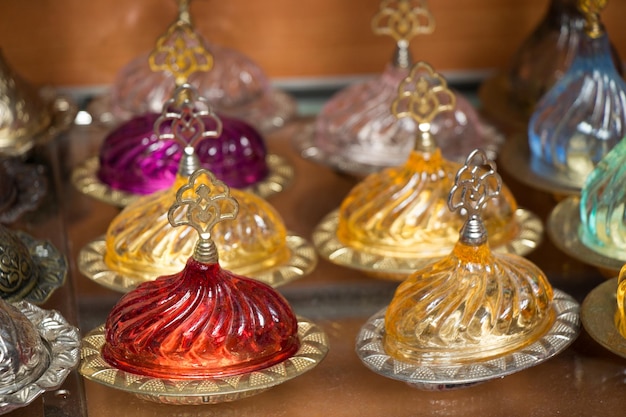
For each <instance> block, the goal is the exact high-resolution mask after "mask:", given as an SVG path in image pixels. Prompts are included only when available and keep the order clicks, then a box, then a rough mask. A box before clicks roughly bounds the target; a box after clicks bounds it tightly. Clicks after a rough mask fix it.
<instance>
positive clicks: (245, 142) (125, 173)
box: [72, 78, 294, 206]
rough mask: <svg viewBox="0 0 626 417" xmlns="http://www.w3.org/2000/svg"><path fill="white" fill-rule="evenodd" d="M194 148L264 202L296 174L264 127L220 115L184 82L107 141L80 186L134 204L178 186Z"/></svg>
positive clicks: (79, 173) (82, 172) (82, 171)
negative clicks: (272, 150)
mask: <svg viewBox="0 0 626 417" xmlns="http://www.w3.org/2000/svg"><path fill="white" fill-rule="evenodd" d="M181 79H182V78H181ZM173 129H177V131H176V132H175V131H174V130H173ZM190 143H191V146H192V148H191V149H193V151H194V153H195V154H196V155H197V156H198V158H199V162H200V165H201V166H202V167H205V168H207V169H210V170H211V172H213V173H214V174H215V175H216V176H217V177H218V178H219V179H220V180H222V181H224V182H226V183H227V184H228V185H229V186H232V187H235V188H241V189H244V190H248V191H251V192H253V193H255V194H257V195H259V196H261V197H267V196H269V195H272V194H274V193H277V192H280V191H282V190H283V188H284V187H285V186H286V185H287V184H288V183H289V182H290V181H291V179H292V178H293V175H294V171H293V168H292V167H291V166H290V165H289V164H288V163H287V161H286V160H285V159H283V158H282V157H279V156H278V155H274V154H269V153H268V152H267V148H266V145H265V141H264V139H263V137H262V136H261V134H260V133H259V132H258V131H257V130H256V129H254V128H253V127H252V126H250V125H249V124H247V123H246V122H244V121H242V120H238V119H234V118H230V117H221V116H218V115H216V114H215V113H214V112H213V109H212V107H211V105H210V103H209V102H208V100H207V99H206V98H205V97H201V96H200V95H199V93H198V91H197V90H196V89H195V88H193V87H192V86H191V85H190V84H186V83H184V84H182V85H181V86H180V87H178V89H177V90H176V91H175V92H174V96H173V97H172V98H171V99H170V100H168V101H167V102H166V103H165V105H164V106H163V109H162V113H161V114H153V113H150V114H146V115H143V116H138V117H136V118H134V119H131V120H130V121H128V122H125V123H124V124H123V125H122V126H120V127H118V128H116V129H114V130H113V131H112V132H111V133H110V134H109V135H107V137H106V138H105V140H104V143H103V144H102V146H101V149H100V155H99V157H97V158H91V159H89V160H87V161H85V162H84V163H83V164H81V165H79V166H78V167H77V168H75V170H74V172H73V174H72V182H73V183H74V185H75V186H76V187H77V188H78V189H79V190H81V191H82V192H84V193H85V194H87V195H90V196H92V197H94V198H97V199H100V200H102V201H105V202H108V203H111V204H115V205H119V206H126V205H127V204H128V203H130V202H132V201H134V200H135V199H136V198H138V197H140V196H143V195H147V194H152V193H153V192H156V191H160V190H164V189H167V188H169V187H171V186H172V185H173V184H174V182H175V179H176V175H177V173H178V171H179V169H180V163H181V160H182V159H183V155H184V153H185V151H184V148H186V147H187V145H188V144H190Z"/></svg>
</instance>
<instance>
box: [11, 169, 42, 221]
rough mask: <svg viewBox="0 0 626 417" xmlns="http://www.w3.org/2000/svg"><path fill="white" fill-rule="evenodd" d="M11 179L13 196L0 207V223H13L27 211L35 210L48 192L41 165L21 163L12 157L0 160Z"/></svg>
mask: <svg viewBox="0 0 626 417" xmlns="http://www.w3.org/2000/svg"><path fill="white" fill-rule="evenodd" d="M0 164H2V165H3V166H4V169H5V171H6V174H7V175H8V177H9V178H8V179H7V178H3V179H2V181H12V183H13V187H14V191H15V197H14V198H13V199H12V201H10V202H9V203H8V204H7V206H6V207H4V208H3V209H0V223H13V222H14V221H16V220H17V219H19V218H20V216H21V215H22V214H24V213H25V212H27V211H32V210H35V209H36V208H37V207H39V204H40V203H41V201H42V200H43V198H44V197H45V195H46V193H47V192H48V181H47V180H46V177H45V176H44V167H43V166H41V165H32V164H23V163H21V162H20V161H17V160H14V159H5V160H3V161H0Z"/></svg>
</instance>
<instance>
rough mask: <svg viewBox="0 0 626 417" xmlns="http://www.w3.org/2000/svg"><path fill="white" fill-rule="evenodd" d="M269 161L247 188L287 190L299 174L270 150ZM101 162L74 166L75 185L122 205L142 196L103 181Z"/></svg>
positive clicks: (265, 192)
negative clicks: (258, 178) (261, 176)
mask: <svg viewBox="0 0 626 417" xmlns="http://www.w3.org/2000/svg"><path fill="white" fill-rule="evenodd" d="M265 161H266V163H267V167H268V169H269V173H268V175H267V176H266V177H265V178H264V179H263V180H261V181H259V182H258V183H256V184H254V185H252V186H250V187H246V188H243V190H244V191H248V192H251V193H253V194H256V195H258V196H260V197H262V198H267V197H270V196H271V195H273V194H277V193H280V192H281V191H283V190H284V189H285V187H286V186H287V185H288V184H289V183H290V182H291V181H292V180H293V177H294V175H295V171H294V168H293V167H292V166H291V165H290V164H289V163H288V162H287V160H286V159H285V158H283V157H281V156H278V155H275V154H268V155H267V156H266V158H265ZM99 166H100V163H99V161H98V157H92V158H89V159H87V160H86V161H85V162H83V163H82V164H80V165H78V166H77V167H76V168H74V170H73V171H72V178H71V181H72V184H73V185H74V187H76V189H77V190H79V191H80V192H81V193H83V194H86V195H88V196H90V197H93V198H95V199H97V200H100V201H103V202H105V203H107V204H112V205H114V206H118V207H125V206H127V205H128V204H130V203H132V202H133V201H135V200H136V199H137V198H140V197H142V196H141V195H138V194H132V193H128V192H125V191H120V190H116V189H114V188H111V187H109V186H108V185H107V184H105V183H103V182H102V181H100V179H99V178H98V175H97V172H98V169H99Z"/></svg>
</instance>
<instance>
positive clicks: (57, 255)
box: [15, 231, 67, 304]
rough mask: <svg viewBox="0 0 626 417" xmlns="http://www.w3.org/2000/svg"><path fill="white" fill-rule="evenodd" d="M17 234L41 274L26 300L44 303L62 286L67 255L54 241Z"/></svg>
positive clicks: (65, 271)
mask: <svg viewBox="0 0 626 417" xmlns="http://www.w3.org/2000/svg"><path fill="white" fill-rule="evenodd" d="M15 235H16V236H17V237H18V238H19V239H20V240H21V241H22V243H24V245H25V246H26V248H27V249H28V252H29V253H30V256H31V258H32V259H33V262H34V264H35V265H37V267H38V270H39V274H38V275H37V282H36V283H35V286H34V287H33V289H32V290H31V291H30V292H29V293H28V294H26V296H25V297H24V300H26V301H29V302H31V303H34V304H43V303H45V302H46V300H47V299H48V298H49V297H50V295H52V292H53V291H54V290H56V289H57V288H59V287H61V286H62V285H63V283H64V282H65V276H66V275H67V261H66V260H65V256H63V254H62V253H61V252H59V250H58V249H57V248H55V247H54V245H52V243H50V242H48V241H45V240H37V239H35V238H34V237H32V236H30V235H29V234H27V233H24V232H20V231H17V232H15Z"/></svg>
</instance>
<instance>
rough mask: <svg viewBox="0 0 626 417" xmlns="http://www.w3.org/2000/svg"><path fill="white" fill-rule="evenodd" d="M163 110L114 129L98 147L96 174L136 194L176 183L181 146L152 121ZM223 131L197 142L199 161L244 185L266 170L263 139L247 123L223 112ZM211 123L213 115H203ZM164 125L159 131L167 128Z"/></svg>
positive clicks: (231, 182) (227, 179)
mask: <svg viewBox="0 0 626 417" xmlns="http://www.w3.org/2000/svg"><path fill="white" fill-rule="evenodd" d="M159 116H160V115H159V114H155V113H149V114H146V115H143V116H138V117H135V118H133V119H131V120H129V121H128V122H126V123H124V124H123V125H121V126H120V127H118V128H116V129H115V130H113V131H112V132H111V133H110V134H109V135H108V136H107V137H106V138H105V140H104V143H103V144H102V147H101V149H100V156H99V159H100V168H99V170H98V174H97V175H98V178H99V179H100V181H102V182H103V183H105V184H107V185H109V186H110V187H111V188H114V189H118V190H121V191H126V192H130V193H134V194H142V195H144V194H151V193H153V192H155V191H158V190H162V189H165V188H168V187H170V186H171V185H172V184H173V183H174V179H175V178H176V173H177V171H178V164H179V161H180V158H181V155H182V151H183V150H182V147H181V145H180V144H178V143H177V142H176V141H175V140H170V139H159V138H158V136H157V134H156V132H155V129H154V123H155V121H156V120H157V119H158V118H159ZM220 119H221V120H222V132H221V134H220V135H219V136H218V137H216V138H208V139H204V140H201V141H199V142H198V144H197V145H196V146H195V150H196V154H197V155H198V157H199V159H200V162H201V165H202V166H203V167H205V168H207V169H209V170H211V172H213V173H214V174H215V176H216V177H217V178H218V179H220V180H222V181H224V182H225V183H226V184H227V185H228V186H231V187H235V188H244V187H247V186H250V185H253V184H255V183H257V182H259V181H261V180H262V179H264V178H265V177H266V176H267V174H268V167H267V164H266V160H265V158H266V156H267V150H266V147H265V143H264V141H263V138H262V137H261V135H260V134H259V132H257V131H256V130H255V129H254V128H253V127H252V126H250V125H249V124H247V123H245V122H243V121H241V120H237V119H234V118H230V117H224V116H221V117H220ZM203 120H204V122H205V124H206V126H207V128H213V125H214V124H215V121H214V120H213V119H212V118H204V119H203ZM169 129H170V128H169V126H167V125H162V126H161V129H160V134H163V133H167V132H169Z"/></svg>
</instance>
